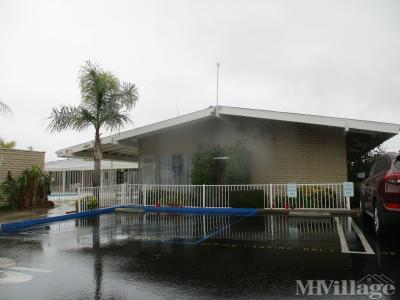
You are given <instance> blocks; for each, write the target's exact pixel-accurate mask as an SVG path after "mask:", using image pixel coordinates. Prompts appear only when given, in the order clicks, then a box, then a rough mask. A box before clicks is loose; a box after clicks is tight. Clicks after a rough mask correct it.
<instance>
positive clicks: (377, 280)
mask: <svg viewBox="0 0 400 300" xmlns="http://www.w3.org/2000/svg"><path fill="white" fill-rule="evenodd" d="M296 285H297V288H296V296H324V295H334V296H368V297H369V299H381V298H382V297H383V296H384V295H385V296H391V295H394V293H395V291H396V287H395V283H394V281H393V280H391V279H390V278H388V277H387V276H385V275H383V274H381V275H378V274H369V275H366V276H364V277H363V278H361V279H360V280H358V281H355V280H305V281H303V280H296Z"/></svg>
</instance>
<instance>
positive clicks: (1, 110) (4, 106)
mask: <svg viewBox="0 0 400 300" xmlns="http://www.w3.org/2000/svg"><path fill="white" fill-rule="evenodd" d="M0 113H11V109H10V108H9V107H8V106H7V104H5V103H3V102H1V101H0Z"/></svg>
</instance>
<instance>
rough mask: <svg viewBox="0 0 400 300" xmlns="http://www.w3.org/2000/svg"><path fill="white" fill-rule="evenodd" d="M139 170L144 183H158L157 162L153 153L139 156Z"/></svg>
mask: <svg viewBox="0 0 400 300" xmlns="http://www.w3.org/2000/svg"><path fill="white" fill-rule="evenodd" d="M139 170H140V175H141V178H142V183H144V184H154V183H156V163H155V158H154V156H153V155H145V156H141V157H140V158H139Z"/></svg>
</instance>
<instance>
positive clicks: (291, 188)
mask: <svg viewBox="0 0 400 300" xmlns="http://www.w3.org/2000/svg"><path fill="white" fill-rule="evenodd" d="M287 195H288V197H289V198H296V197H297V184H295V183H288V185H287Z"/></svg>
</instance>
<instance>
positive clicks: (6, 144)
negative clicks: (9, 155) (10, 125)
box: [0, 138, 16, 149]
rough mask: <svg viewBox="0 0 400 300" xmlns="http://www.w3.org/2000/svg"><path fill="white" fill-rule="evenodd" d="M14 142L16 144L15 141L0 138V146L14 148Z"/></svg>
mask: <svg viewBox="0 0 400 300" xmlns="http://www.w3.org/2000/svg"><path fill="white" fill-rule="evenodd" d="M15 144H16V143H15V141H9V142H6V141H5V140H3V139H2V138H0V148H6V149H14V148H15Z"/></svg>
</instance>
